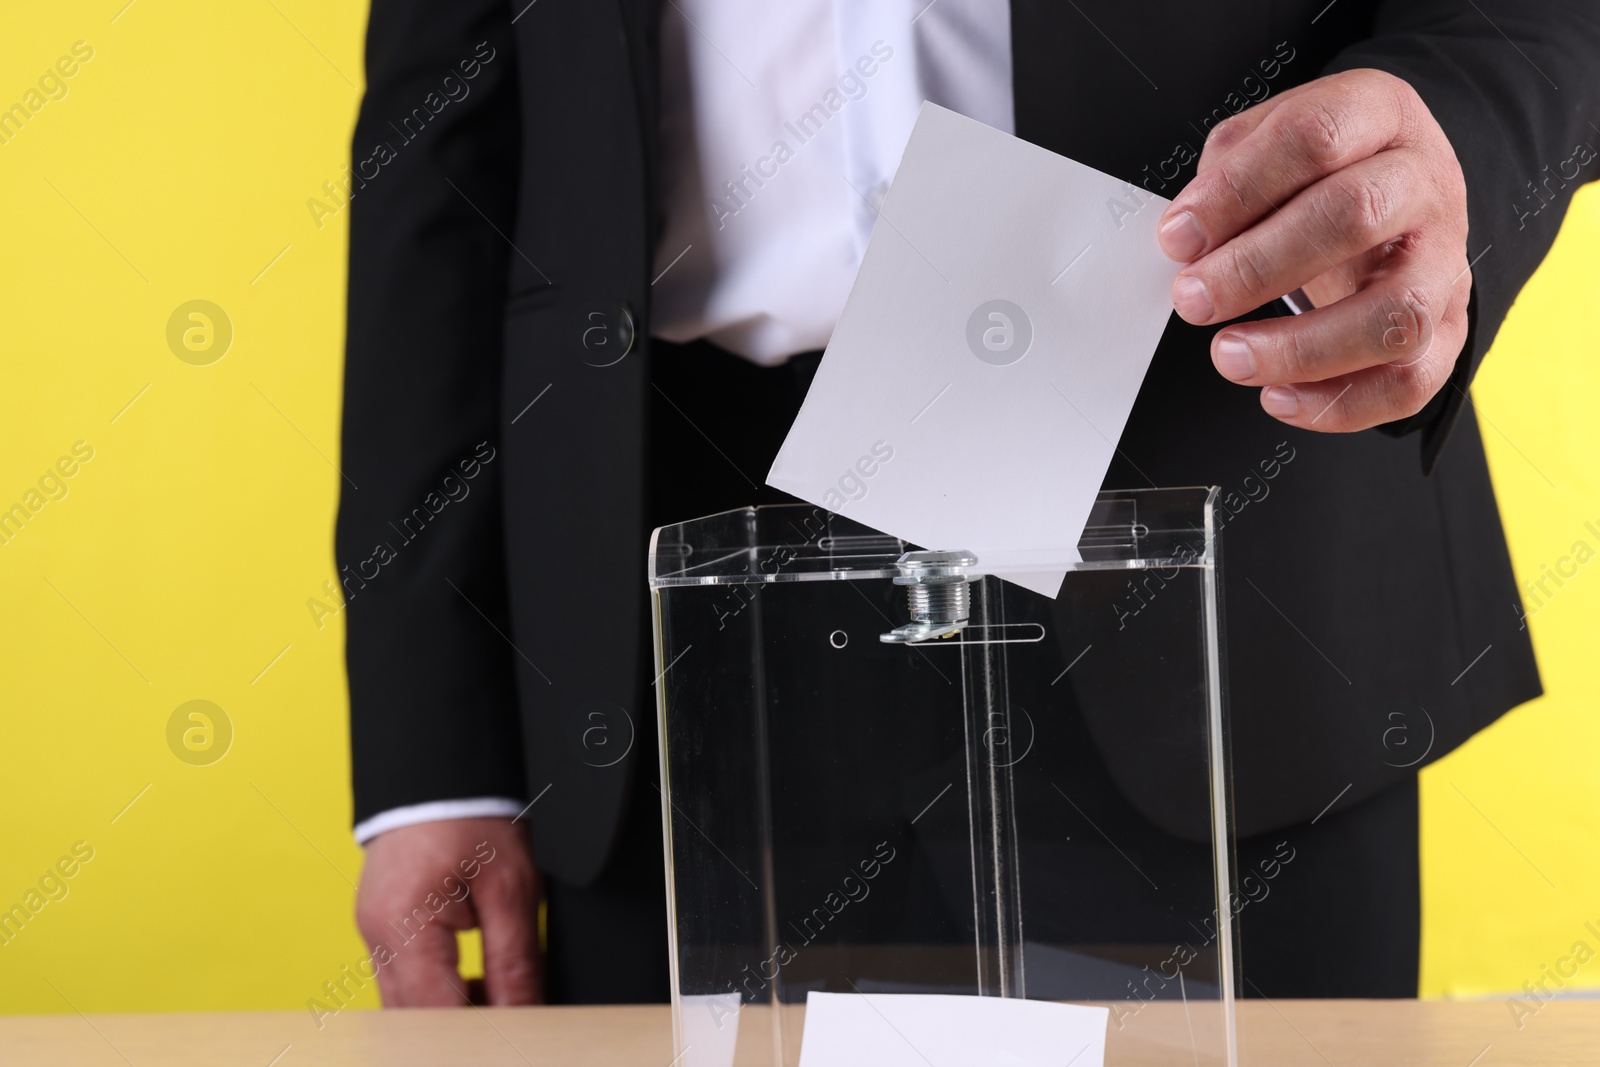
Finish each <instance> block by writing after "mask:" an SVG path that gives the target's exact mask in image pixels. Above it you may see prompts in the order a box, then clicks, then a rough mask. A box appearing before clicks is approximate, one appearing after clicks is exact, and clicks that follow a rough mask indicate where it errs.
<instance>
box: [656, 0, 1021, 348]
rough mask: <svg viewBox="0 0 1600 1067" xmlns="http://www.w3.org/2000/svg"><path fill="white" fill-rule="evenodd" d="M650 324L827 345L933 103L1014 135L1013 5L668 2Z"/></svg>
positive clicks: (745, 344)
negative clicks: (909, 146) (661, 214)
mask: <svg viewBox="0 0 1600 1067" xmlns="http://www.w3.org/2000/svg"><path fill="white" fill-rule="evenodd" d="M661 20H662V22H661V48H662V54H661V82H662V86H661V90H662V91H661V104H662V125H661V182H662V184H661V190H660V193H661V197H662V206H663V208H664V211H665V215H666V226H665V231H664V233H663V236H662V239H661V244H660V246H659V248H658V250H657V255H656V264H655V276H656V280H655V283H654V293H653V294H652V299H651V303H652V306H653V313H652V324H651V330H652V332H653V333H654V334H655V336H657V337H661V338H664V339H666V340H669V341H690V340H694V339H696V338H702V337H703V338H706V339H708V340H710V341H712V342H714V343H715V344H717V345H719V346H720V347H722V348H726V349H728V350H730V351H732V352H736V353H738V354H739V355H741V356H745V357H747V358H749V359H751V360H754V361H755V362H757V363H767V364H772V363H781V362H783V361H784V360H785V359H787V358H788V357H789V356H791V355H794V354H795V353H797V352H805V351H809V350H812V349H820V348H822V347H823V346H825V345H826V344H827V343H828V337H829V335H830V334H831V333H832V332H833V324H834V322H835V321H837V319H838V317H839V312H840V310H841V309H842V308H843V307H844V300H845V296H846V294H848V293H849V291H850V284H851V282H852V281H853V280H854V279H855V274H856V267H857V266H858V265H859V264H860V262H861V255H862V253H863V252H864V251H865V250H866V247H867V238H868V237H869V236H870V235H871V233H872V224H873V221H874V219H875V218H876V214H877V205H878V204H879V203H881V202H882V200H883V195H884V193H885V192H886V191H887V190H888V188H889V179H890V178H892V177H893V176H894V172H895V168H896V167H898V166H899V163H900V153H901V152H902V151H903V150H904V148H905V144H906V138H907V137H908V136H909V135H910V133H911V126H912V124H913V123H914V122H915V121H916V117H917V110H918V109H919V108H920V107H921V106H922V102H923V101H924V100H931V101H933V102H934V103H936V104H940V105H942V106H944V107H947V108H950V109H951V110H953V111H959V112H961V113H962V114H964V115H968V116H971V117H972V118H975V119H979V120H980V121H982V122H986V123H988V124H989V125H991V126H995V127H997V128H999V129H1002V130H1005V131H1007V132H1008V133H1009V132H1011V131H1012V130H1013V128H1014V125H1015V120H1014V114H1013V107H1012V92H1011V14H1010V5H1009V3H1008V0H934V2H932V3H930V2H929V0H803V2H793V3H784V4H757V3H748V2H745V3H740V2H736V0H668V2H667V3H666V5H665V6H664V8H663V10H662V14H661Z"/></svg>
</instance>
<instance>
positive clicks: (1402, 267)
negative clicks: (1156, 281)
mask: <svg viewBox="0 0 1600 1067" xmlns="http://www.w3.org/2000/svg"><path fill="white" fill-rule="evenodd" d="M1466 196H1467V194H1466V182H1465V179H1464V178H1463V177H1462V174H1461V166H1460V164H1459V163H1458V162H1457V161H1456V157H1455V152H1454V151H1453V150H1452V149H1451V147H1450V142H1449V141H1448V139H1446V137H1445V134H1444V131H1443V130H1442V129H1440V128H1439V124H1438V123H1437V122H1435V121H1434V119H1433V116H1432V114H1430V113H1429V111H1428V108H1427V106H1426V105H1425V104H1424V103H1423V102H1422V99H1421V98H1420V97H1419V96H1418V95H1417V94H1416V92H1415V91H1414V90H1413V89H1412V88H1411V86H1410V85H1408V84H1407V83H1406V82H1404V81H1402V80H1401V79H1399V78H1396V77H1394V76H1393V75H1391V74H1386V73H1384V72H1382V71H1377V70H1352V71H1346V72H1344V73H1342V74H1334V75H1330V76H1329V77H1326V78H1319V79H1317V80H1316V81H1313V82H1308V83H1306V84H1305V85H1300V86H1296V87H1295V88H1293V89H1291V90H1289V91H1287V92H1285V93H1283V94H1282V95H1281V96H1277V97H1274V98H1272V99H1269V100H1264V101H1262V102H1261V103H1260V104H1257V105H1256V106H1255V107H1252V108H1250V109H1249V110H1247V111H1242V112H1240V113H1239V114H1238V115H1235V116H1234V117H1233V118H1230V119H1228V120H1227V121H1225V122H1223V123H1221V124H1219V125H1218V126H1217V127H1216V128H1215V129H1213V130H1212V131H1211V135H1210V136H1209V137H1208V138H1207V140H1206V144H1205V148H1204V149H1203V151H1202V152H1201V155H1200V162H1199V167H1198V173H1197V174H1196V175H1195V178H1194V180H1193V181H1192V182H1190V183H1189V184H1188V186H1187V187H1185V188H1184V190H1183V192H1181V193H1179V194H1178V196H1177V198H1176V199H1175V200H1174V201H1173V202H1172V206H1171V207H1169V208H1168V209H1167V211H1166V213H1165V214H1164V215H1163V216H1162V219H1161V228H1160V240H1161V246H1162V249H1163V250H1164V251H1165V252H1166V253H1167V255H1168V256H1170V257H1172V258H1173V259H1176V260H1180V261H1182V262H1185V263H1187V264H1188V266H1186V267H1184V269H1183V270H1182V271H1181V272H1180V273H1179V274H1178V277H1177V280H1176V281H1175V282H1174V283H1173V286H1172V302H1173V306H1174V307H1175V308H1177V311H1178V314H1179V315H1180V316H1181V317H1182V318H1183V319H1184V320H1186V321H1188V322H1191V323H1194V324H1195V325H1199V326H1203V325H1208V324H1211V323H1218V322H1226V321H1227V320H1229V319H1232V318H1236V317H1238V316H1240V315H1243V314H1245V313H1247V312H1249V311H1252V310H1254V309H1256V308H1258V307H1260V306H1262V305H1263V304H1266V303H1268V302H1269V301H1272V300H1275V299H1277V298H1278V297H1281V296H1284V295H1285V294H1288V293H1292V292H1294V290H1295V289H1297V288H1299V289H1304V290H1305V293H1306V295H1307V296H1309V297H1310V299H1311V302H1312V304H1313V305H1314V306H1315V308H1316V310H1313V311H1308V312H1306V313H1305V314H1303V315H1299V316H1296V317H1293V318H1289V317H1284V318H1277V319H1270V320H1266V321H1261V322H1250V323H1241V324H1238V325H1234V326H1229V327H1227V328H1226V329H1223V330H1220V331H1219V332H1218V333H1217V335H1216V337H1215V338H1213V340H1212V342H1211V359H1212V362H1213V363H1214V364H1215V365H1216V368H1217V370H1218V371H1219V372H1220V373H1221V374H1222V376H1223V377H1225V378H1227V379H1229V380H1231V381H1235V382H1238V383H1239V384H1241V385H1248V386H1259V387H1262V388H1261V406H1262V408H1263V409H1264V410H1265V411H1266V412H1267V413H1268V414H1269V415H1272V416H1274V417H1275V418H1278V419H1280V420H1281V421H1283V422H1286V423H1288V424H1289V425H1291V426H1299V427H1302V428H1305V429H1310V430H1326V431H1333V432H1342V431H1351V430H1362V429H1366V428H1367V427H1370V426H1376V425H1377V424H1379V423H1383V422H1390V421H1392V420H1395V419H1401V418H1404V417H1406V416H1408V415H1413V414H1415V413H1416V412H1418V411H1420V410H1421V409H1422V407H1423V405H1425V404H1426V403H1427V402H1428V400H1429V399H1430V398H1431V397H1432V396H1433V395H1434V394H1435V393H1437V392H1438V391H1439V390H1440V389H1441V388H1442V387H1443V386H1444V384H1445V382H1446V381H1447V380H1448V378H1449V375H1450V372H1451V369H1452V368H1453V367H1454V365H1455V361H1456V356H1457V355H1459V354H1460V352H1461V346H1462V344H1463V343H1464V341H1465V340H1466V335H1467V300H1468V297H1469V295H1470V293H1471V289H1472V274H1471V270H1470V268H1469V266H1468V263H1467V203H1466Z"/></svg>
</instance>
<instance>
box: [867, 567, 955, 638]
mask: <svg viewBox="0 0 1600 1067" xmlns="http://www.w3.org/2000/svg"><path fill="white" fill-rule="evenodd" d="M977 562H978V557H977V556H974V555H973V554H972V553H971V552H967V551H964V550H963V551H960V552H907V553H906V554H905V555H903V556H901V557H900V558H899V560H897V561H896V563H895V566H896V567H898V568H899V570H900V573H899V575H897V576H896V577H895V579H894V584H895V585H902V586H905V590H906V607H907V608H908V609H909V610H910V612H911V622H910V623H908V624H907V625H905V626H897V627H895V628H894V629H893V630H890V631H889V632H888V633H886V634H879V635H878V640H880V641H882V642H883V643H884V644H890V645H894V644H905V643H906V642H908V641H927V640H931V639H932V638H935V637H949V636H951V635H952V634H958V633H960V632H961V631H962V630H964V629H966V626H967V620H968V619H969V618H971V616H972V587H971V586H970V585H968V584H967V576H966V573H965V569H966V568H968V567H971V566H973V565H975V564H976V563H977Z"/></svg>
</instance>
